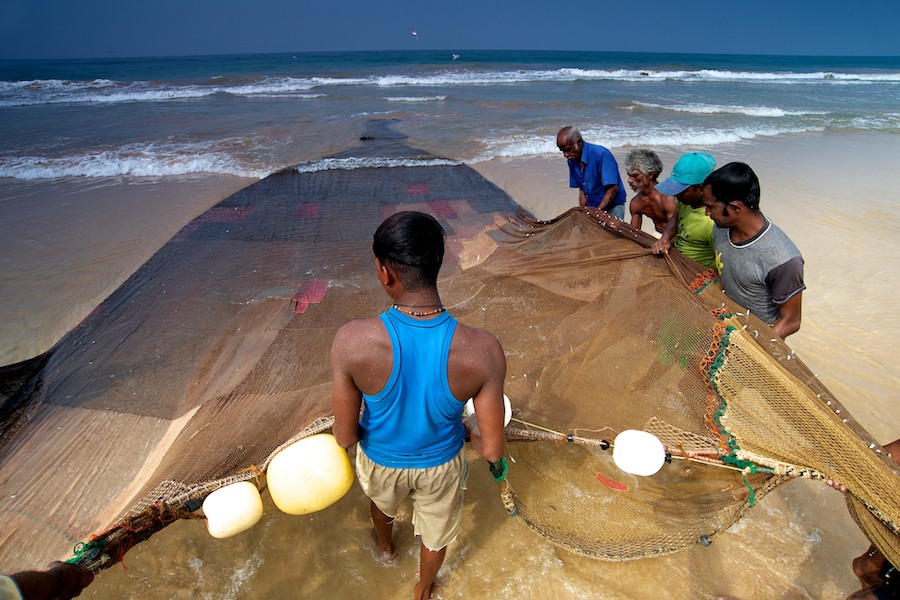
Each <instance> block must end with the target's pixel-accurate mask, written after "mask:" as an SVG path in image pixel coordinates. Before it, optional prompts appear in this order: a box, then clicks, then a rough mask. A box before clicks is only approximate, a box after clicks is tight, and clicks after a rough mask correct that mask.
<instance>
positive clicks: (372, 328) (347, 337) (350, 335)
mask: <svg viewBox="0 0 900 600" xmlns="http://www.w3.org/2000/svg"><path fill="white" fill-rule="evenodd" d="M385 331H386V330H385V328H384V323H382V322H381V318H380V317H370V318H368V319H354V320H353V321H348V322H347V323H344V324H343V325H342V326H341V327H340V329H338V331H337V334H335V336H334V345H335V346H339V345H341V344H350V343H356V342H358V340H359V339H360V338H365V337H371V336H373V335H378V334H379V333H383V332H385Z"/></svg>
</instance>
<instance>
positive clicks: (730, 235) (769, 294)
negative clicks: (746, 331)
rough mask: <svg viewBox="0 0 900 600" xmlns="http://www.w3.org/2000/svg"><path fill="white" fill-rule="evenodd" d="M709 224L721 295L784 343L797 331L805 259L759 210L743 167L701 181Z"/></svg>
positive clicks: (755, 183) (755, 189)
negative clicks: (723, 293) (758, 320)
mask: <svg viewBox="0 0 900 600" xmlns="http://www.w3.org/2000/svg"><path fill="white" fill-rule="evenodd" d="M703 204H704V205H705V206H706V214H707V215H709V217H710V218H711V219H712V220H713V222H714V223H715V227H714V228H713V242H714V244H715V250H716V265H717V267H718V270H719V276H720V281H721V282H722V289H723V290H724V291H725V294H726V295H727V296H728V297H729V298H731V299H732V300H734V301H735V302H737V303H738V304H741V305H742V306H745V307H747V308H748V309H749V310H750V312H752V313H753V314H755V315H756V316H758V317H759V318H761V319H762V320H764V321H765V322H766V323H768V324H770V325H771V326H772V329H773V330H774V331H775V333H777V334H778V335H779V336H780V337H782V338H786V337H787V336H789V335H791V334H792V333H794V332H796V331H797V330H799V329H800V314H801V307H802V298H803V290H805V289H806V284H804V283H803V257H802V256H801V255H800V251H799V250H798V249H797V247H796V246H795V245H794V243H793V242H792V241H791V240H790V239H789V238H788V237H787V235H785V234H784V232H783V231H781V229H779V228H778V227H777V226H776V225H774V224H773V223H772V222H770V221H769V220H768V219H767V218H766V217H765V215H763V214H762V213H761V212H760V210H759V179H758V178H757V177H756V173H754V172H753V169H751V168H750V167H748V166H747V165H745V164H744V163H737V162H733V163H728V164H727V165H725V166H724V167H722V168H720V169H716V170H715V171H713V172H712V173H711V174H710V175H709V177H707V178H706V180H705V181H704V182H703Z"/></svg>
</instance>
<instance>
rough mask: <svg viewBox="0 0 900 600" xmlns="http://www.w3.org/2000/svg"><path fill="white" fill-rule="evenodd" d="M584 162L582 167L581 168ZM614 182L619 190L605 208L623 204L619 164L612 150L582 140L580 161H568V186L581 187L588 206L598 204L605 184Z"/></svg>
mask: <svg viewBox="0 0 900 600" xmlns="http://www.w3.org/2000/svg"><path fill="white" fill-rule="evenodd" d="M582 164H584V169H582V168H581V166H582ZM613 184H616V185H618V186H619V192H618V193H617V194H616V195H615V197H614V198H613V200H612V202H610V203H609V205H608V206H607V209H610V208H612V207H613V206H618V205H619V204H625V186H624V185H623V184H622V177H621V176H620V175H619V164H618V163H617V162H616V158H615V157H614V156H613V155H612V152H610V151H609V150H607V149H606V148H604V147H603V146H598V145H597V144H589V143H587V142H584V146H583V147H582V149H581V162H579V161H576V160H570V161H569V187H573V188H581V189H582V190H583V191H584V195H585V197H586V198H587V205H588V206H594V207H596V206H599V205H600V201H601V200H603V195H604V194H605V193H606V190H605V189H604V188H606V186H608V185H613Z"/></svg>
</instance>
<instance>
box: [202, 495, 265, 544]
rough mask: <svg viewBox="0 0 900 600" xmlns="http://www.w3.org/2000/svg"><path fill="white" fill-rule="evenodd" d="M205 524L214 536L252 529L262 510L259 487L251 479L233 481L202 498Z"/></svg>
mask: <svg viewBox="0 0 900 600" xmlns="http://www.w3.org/2000/svg"><path fill="white" fill-rule="evenodd" d="M203 514H205V515H206V528H207V530H209V534H210V535H211V536H213V537H214V538H219V539H223V538H229V537H231V536H233V535H237V534H239V533H241V532H242V531H246V530H247V529H250V528H251V527H253V526H254V525H256V523H257V522H258V521H259V519H260V518H261V517H262V514H263V503H262V498H260V496H259V490H258V489H256V486H255V485H253V484H252V483H250V482H249V481H241V482H240V483H232V484H231V485H227V486H225V487H223V488H219V489H218V490H216V491H214V492H213V493H211V494H210V495H209V496H207V497H206V500H204V501H203Z"/></svg>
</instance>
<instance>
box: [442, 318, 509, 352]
mask: <svg viewBox="0 0 900 600" xmlns="http://www.w3.org/2000/svg"><path fill="white" fill-rule="evenodd" d="M453 341H454V343H457V342H458V343H459V344H460V345H464V346H465V347H466V348H468V349H469V350H470V351H473V352H475V353H478V354H481V353H484V352H496V351H500V352H503V346H502V345H501V344H500V340H498V339H497V336H495V335H494V334H493V333H491V332H490V331H488V330H487V329H482V328H481V327H473V326H471V325H466V324H464V323H457V325H456V333H455V334H454V336H453Z"/></svg>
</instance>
